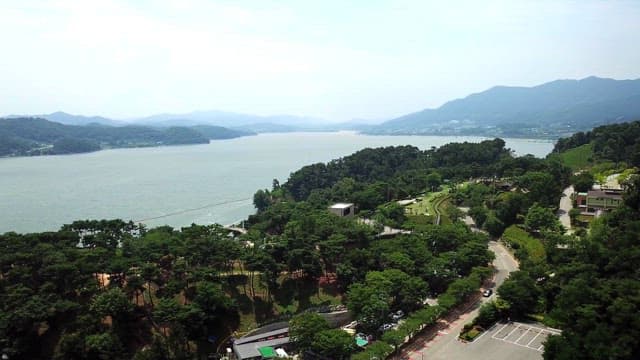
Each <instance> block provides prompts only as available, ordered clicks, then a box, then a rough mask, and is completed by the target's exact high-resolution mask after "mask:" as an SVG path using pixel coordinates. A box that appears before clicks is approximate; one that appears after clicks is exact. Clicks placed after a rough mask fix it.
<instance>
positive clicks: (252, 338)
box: [233, 327, 289, 345]
mask: <svg viewBox="0 0 640 360" xmlns="http://www.w3.org/2000/svg"><path fill="white" fill-rule="evenodd" d="M288 332H289V327H283V328H280V329H277V330H273V331H268V332H265V333H261V334H257V335H250V336H245V337H241V338H239V339H236V340H235V341H234V342H233V343H234V344H236V345H240V344H246V343H250V342H257V341H259V340H261V339H269V338H273V337H278V336H280V335H282V334H287V333H288Z"/></svg>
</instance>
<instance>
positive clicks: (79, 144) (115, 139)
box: [0, 118, 251, 156]
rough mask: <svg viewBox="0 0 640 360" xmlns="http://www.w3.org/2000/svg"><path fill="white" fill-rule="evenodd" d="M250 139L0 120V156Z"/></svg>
mask: <svg viewBox="0 0 640 360" xmlns="http://www.w3.org/2000/svg"><path fill="white" fill-rule="evenodd" d="M245 135H251V133H248V132H242V131H234V130H229V129H225V128H220V127H210V126H201V127H194V128H187V127H177V126H176V127H169V128H151V127H146V126H122V127H112V126H105V125H98V124H93V125H86V126H75V125H64V124H60V123H56V122H51V121H48V120H45V119H40V118H9V119H0V156H25V155H49V154H72V153H82V152H90V151H96V150H100V149H103V148H114V147H139V146H158V145H182V144H206V143H208V142H209V139H219V138H233V137H238V136H245Z"/></svg>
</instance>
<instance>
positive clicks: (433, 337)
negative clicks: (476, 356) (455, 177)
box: [392, 241, 518, 360]
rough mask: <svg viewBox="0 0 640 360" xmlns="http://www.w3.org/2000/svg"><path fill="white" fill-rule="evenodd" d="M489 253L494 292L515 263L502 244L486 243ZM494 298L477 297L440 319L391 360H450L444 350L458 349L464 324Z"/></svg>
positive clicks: (511, 270) (446, 351)
mask: <svg viewBox="0 0 640 360" xmlns="http://www.w3.org/2000/svg"><path fill="white" fill-rule="evenodd" d="M489 250H491V251H492V252H493V253H494V254H495V256H496V258H495V260H494V261H493V265H494V267H495V269H496V273H495V276H494V285H493V288H494V290H495V289H496V288H498V287H499V286H500V285H502V283H503V282H504V280H505V279H506V278H507V277H509V273H511V272H513V271H516V270H518V262H517V261H516V260H515V259H514V258H513V256H511V254H510V253H509V251H507V249H506V248H505V247H504V246H503V245H502V244H500V243H498V242H496V241H490V242H489ZM495 296H496V294H495V291H494V294H493V295H491V297H489V298H483V297H481V298H480V300H479V301H474V302H472V303H471V304H470V305H469V306H468V308H467V309H464V310H463V311H462V312H459V313H454V314H452V315H450V316H447V317H446V318H445V319H442V320H440V321H439V323H438V324H436V325H435V328H436V329H437V330H435V333H434V334H429V332H428V333H427V335H426V336H418V337H416V338H415V339H414V340H412V342H413V344H412V345H409V346H406V347H405V350H404V351H403V352H402V353H401V354H400V356H397V355H396V356H394V357H392V359H429V360H431V359H438V360H449V359H451V356H450V353H449V351H448V350H449V349H450V348H451V347H455V346H461V342H460V341H459V340H458V335H459V334H460V331H461V330H462V328H463V327H464V325H465V324H466V323H468V322H470V321H471V320H472V319H473V318H475V317H476V316H477V315H478V311H479V308H480V305H482V303H484V302H486V301H490V300H492V299H493V298H494V297H495ZM425 338H426V339H425Z"/></svg>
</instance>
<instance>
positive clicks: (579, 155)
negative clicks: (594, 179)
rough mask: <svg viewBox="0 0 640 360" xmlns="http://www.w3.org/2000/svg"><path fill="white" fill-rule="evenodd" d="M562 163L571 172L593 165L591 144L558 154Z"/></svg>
mask: <svg viewBox="0 0 640 360" xmlns="http://www.w3.org/2000/svg"><path fill="white" fill-rule="evenodd" d="M560 157H561V158H562V162H564V163H565V165H567V166H568V167H570V168H571V169H572V170H574V171H575V170H579V169H584V168H587V167H589V166H591V165H593V163H592V161H593V160H592V161H589V159H593V144H585V145H581V146H578V147H577V148H574V149H571V150H569V151H565V152H563V153H562V154H560Z"/></svg>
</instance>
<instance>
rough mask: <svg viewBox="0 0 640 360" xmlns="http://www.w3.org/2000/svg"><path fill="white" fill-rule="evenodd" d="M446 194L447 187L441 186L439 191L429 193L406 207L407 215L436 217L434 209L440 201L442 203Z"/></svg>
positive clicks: (447, 191) (447, 192)
mask: <svg viewBox="0 0 640 360" xmlns="http://www.w3.org/2000/svg"><path fill="white" fill-rule="evenodd" d="M448 194H449V187H448V186H443V187H442V190H440V191H437V192H430V193H428V194H426V195H425V196H424V197H422V200H420V201H418V202H416V203H415V204H411V205H409V206H407V209H408V214H409V215H429V216H436V210H435V207H436V206H437V204H438V203H439V202H440V201H442V198H443V197H447V196H448Z"/></svg>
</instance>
